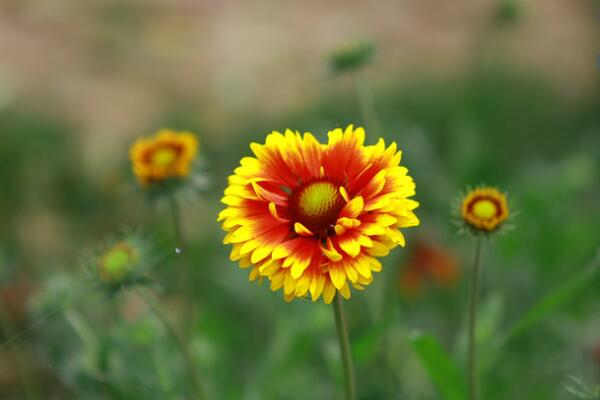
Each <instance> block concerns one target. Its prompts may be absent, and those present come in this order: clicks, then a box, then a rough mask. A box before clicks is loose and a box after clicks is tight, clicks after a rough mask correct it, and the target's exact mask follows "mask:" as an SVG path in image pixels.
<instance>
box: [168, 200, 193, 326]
mask: <svg viewBox="0 0 600 400" xmlns="http://www.w3.org/2000/svg"><path fill="white" fill-rule="evenodd" d="M169 200H170V208H171V219H172V222H173V234H174V238H175V253H176V254H175V255H176V257H177V269H178V273H179V286H180V287H181V290H182V292H183V295H184V300H185V301H184V304H183V334H184V336H185V337H187V336H188V332H189V331H190V330H191V329H190V328H191V327H193V326H194V296H193V292H192V286H191V284H192V281H191V277H190V276H189V271H188V269H187V265H186V263H185V262H184V260H183V257H184V256H185V251H186V249H185V247H186V245H187V243H186V241H185V238H184V235H183V229H182V226H181V213H180V208H179V204H178V203H177V199H176V198H175V197H174V196H171V197H170V199H169Z"/></svg>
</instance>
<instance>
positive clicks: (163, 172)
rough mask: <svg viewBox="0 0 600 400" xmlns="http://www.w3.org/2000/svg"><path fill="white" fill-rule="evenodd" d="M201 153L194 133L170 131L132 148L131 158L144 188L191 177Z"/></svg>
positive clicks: (142, 139)
mask: <svg viewBox="0 0 600 400" xmlns="http://www.w3.org/2000/svg"><path fill="white" fill-rule="evenodd" d="M197 153H198V139H197V137H196V136H195V135H194V134H193V133H191V132H176V131H173V130H169V129H163V130H160V131H158V132H157V133H156V134H155V135H154V136H152V137H148V138H140V139H138V140H136V141H135V143H133V145H131V148H130V150H129V158H130V159H131V163H132V169H133V173H134V174H135V176H136V177H137V179H138V182H139V183H140V184H141V185H142V186H148V185H151V184H153V183H157V182H162V181H164V180H167V179H170V178H184V177H186V176H188V175H189V174H190V171H191V166H192V162H193V161H194V159H195V158H196V155H197Z"/></svg>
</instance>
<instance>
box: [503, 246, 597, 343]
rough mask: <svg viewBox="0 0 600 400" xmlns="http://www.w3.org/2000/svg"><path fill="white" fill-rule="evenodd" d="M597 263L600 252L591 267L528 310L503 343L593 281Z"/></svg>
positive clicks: (520, 333)
mask: <svg viewBox="0 0 600 400" xmlns="http://www.w3.org/2000/svg"><path fill="white" fill-rule="evenodd" d="M599 262H600V252H599V253H598V255H597V256H596V257H595V258H594V260H593V261H592V263H591V265H589V266H588V267H586V268H584V269H583V270H582V271H580V272H579V273H577V274H575V275H573V276H572V277H571V278H570V279H568V280H566V281H564V282H563V283H562V284H560V285H559V286H558V287H557V288H556V289H554V290H553V291H552V292H550V293H549V294H548V295H546V296H545V297H543V298H542V299H541V300H540V301H539V302H538V303H537V304H535V305H534V306H533V307H532V308H531V309H529V311H527V312H526V313H525V315H524V316H523V317H521V319H520V320H519V321H518V322H517V323H516V324H515V325H514V326H513V327H512V328H511V329H510V330H509V331H508V334H507V335H506V337H505V341H506V342H507V341H509V340H511V339H514V338H516V337H517V336H520V335H522V334H523V333H525V332H526V331H527V330H529V329H530V328H531V327H533V326H534V325H535V324H537V323H538V322H540V321H542V320H543V319H544V318H546V317H548V316H549V315H550V314H552V313H553V312H555V311H556V310H558V309H559V308H560V307H562V306H564V305H565V304H567V303H568V302H569V301H571V300H572V299H573V298H574V297H575V296H577V294H579V293H580V292H581V291H582V290H583V289H584V288H585V287H586V286H587V285H589V284H590V283H591V282H592V281H593V278H594V275H595V274H596V273H597V272H598V264H599Z"/></svg>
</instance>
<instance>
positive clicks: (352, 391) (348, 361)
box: [333, 294, 356, 400]
mask: <svg viewBox="0 0 600 400" xmlns="http://www.w3.org/2000/svg"><path fill="white" fill-rule="evenodd" d="M333 310H334V314H335V327H336V329H337V334H338V339H339V342H340V353H341V355H342V365H343V367H344V385H345V388H346V400H354V399H355V398H356V382H355V380H354V370H353V367H352V353H351V352H350V341H349V340H348V327H347V326H346V317H345V315H344V308H343V304H342V298H341V297H340V295H339V294H336V295H335V298H334V300H333Z"/></svg>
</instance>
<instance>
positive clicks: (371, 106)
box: [354, 73, 382, 135]
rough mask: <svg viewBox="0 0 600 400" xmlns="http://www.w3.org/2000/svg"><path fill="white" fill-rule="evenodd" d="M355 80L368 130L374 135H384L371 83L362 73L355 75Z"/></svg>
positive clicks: (359, 104)
mask: <svg viewBox="0 0 600 400" xmlns="http://www.w3.org/2000/svg"><path fill="white" fill-rule="evenodd" d="M354 80H355V84H356V97H357V98H358V107H359V109H360V113H361V115H362V118H363V121H364V124H365V125H366V128H367V129H368V130H369V131H370V132H372V134H375V135H380V134H381V133H382V132H381V125H380V123H379V118H378V116H377V109H376V107H375V99H374V98H373V91H372V90H371V87H370V85H369V83H368V82H367V81H366V80H365V78H364V77H363V76H362V75H361V74H360V73H357V74H356V75H355V78H354Z"/></svg>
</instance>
